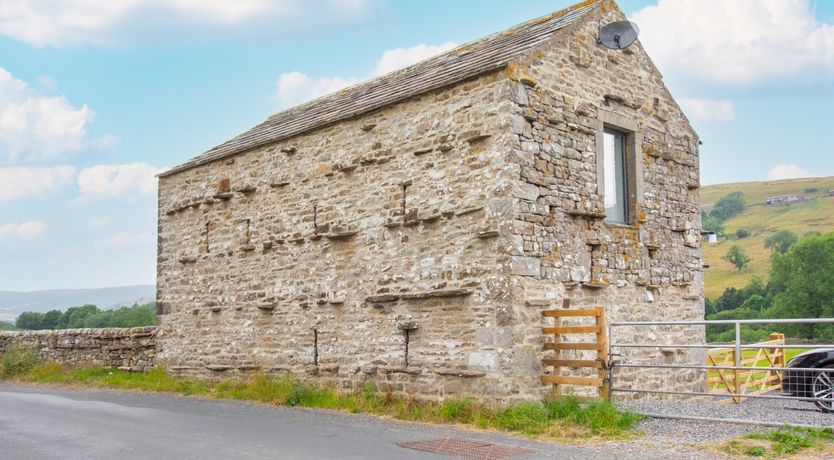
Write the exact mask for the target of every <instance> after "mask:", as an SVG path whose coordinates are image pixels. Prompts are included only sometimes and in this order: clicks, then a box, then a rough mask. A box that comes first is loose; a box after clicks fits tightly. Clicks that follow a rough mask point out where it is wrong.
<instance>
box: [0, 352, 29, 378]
mask: <svg viewBox="0 0 834 460" xmlns="http://www.w3.org/2000/svg"><path fill="white" fill-rule="evenodd" d="M37 364H38V353H37V351H36V350H35V349H34V348H32V347H27V346H25V345H19V344H12V345H10V346H9V347H8V348H6V351H5V352H4V353H3V354H2V355H0V377H2V378H9V377H16V376H19V375H22V374H25V373H27V372H29V371H30V370H31V369H32V368H34V367H35V366H36V365H37Z"/></svg>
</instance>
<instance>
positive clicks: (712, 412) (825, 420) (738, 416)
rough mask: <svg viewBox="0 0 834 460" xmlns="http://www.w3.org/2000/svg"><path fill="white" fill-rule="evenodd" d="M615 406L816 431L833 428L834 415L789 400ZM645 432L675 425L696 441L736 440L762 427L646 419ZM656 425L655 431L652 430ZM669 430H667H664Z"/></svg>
mask: <svg viewBox="0 0 834 460" xmlns="http://www.w3.org/2000/svg"><path fill="white" fill-rule="evenodd" d="M617 405H618V406H619V407H621V408H623V409H629V410H632V411H635V412H639V413H644V414H645V413H649V414H663V415H670V416H677V417H713V418H721V419H734V420H745V421H750V422H753V423H779V424H794V425H810V426H815V427H819V428H828V427H831V426H834V414H827V413H824V412H822V411H820V410H819V409H818V408H817V407H816V406H815V405H814V403H812V402H808V401H797V400H789V399H745V400H743V401H742V403H741V404H728V403H723V404H722V403H718V402H716V401H714V400H702V401H653V400H638V401H621V402H619V403H617ZM643 424H644V427H643V429H645V430H646V431H647V433H652V432H657V433H661V432H666V433H674V432H675V431H677V430H675V429H674V428H675V426H676V425H675V424H681V425H680V427H681V428H682V429H685V430H690V429H691V431H692V432H691V433H679V434H680V435H682V436H685V437H688V438H691V439H693V440H696V441H695V442H699V441H697V440H706V439H709V438H710V437H711V436H718V435H722V433H730V434H728V437H735V436H738V435H739V434H742V433H744V432H746V431H751V430H757V429H758V430H761V429H762V428H761V426H749V425H740V424H729V423H717V422H694V421H684V420H669V419H648V420H646V421H645V422H643ZM655 425H656V426H657V428H655ZM667 427H668V428H667Z"/></svg>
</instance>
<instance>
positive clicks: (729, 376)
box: [608, 318, 834, 426]
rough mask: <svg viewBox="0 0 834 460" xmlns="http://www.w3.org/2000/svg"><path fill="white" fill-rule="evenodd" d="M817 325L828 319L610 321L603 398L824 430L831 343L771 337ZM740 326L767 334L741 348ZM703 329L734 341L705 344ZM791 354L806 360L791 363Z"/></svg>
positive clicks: (833, 399)
mask: <svg viewBox="0 0 834 460" xmlns="http://www.w3.org/2000/svg"><path fill="white" fill-rule="evenodd" d="M820 324H834V318H822V319H767V320H713V321H710V320H703V321H626V322H612V323H609V325H608V328H609V329H608V343H609V350H608V356H609V359H608V383H609V385H610V394H611V395H612V396H614V397H615V399H616V400H617V401H618V404H621V405H623V406H625V407H627V408H630V409H633V410H636V411H638V412H642V413H646V414H648V415H652V416H659V417H668V418H693V419H701V420H723V421H738V422H743V421H750V422H756V423H759V424H765V425H774V426H776V425H784V424H792V425H804V426H831V425H832V424H834V344H820V343H804V344H803V343H790V342H791V340H790V338H788V339H787V341H786V339H785V338H784V336H783V335H782V334H780V333H779V332H781V331H778V330H776V329H782V328H785V327H796V326H795V325H804V326H801V327H814V326H813V325H820ZM744 326H756V327H761V326H770V327H771V328H772V329H774V330H772V331H771V332H772V333H771V334H769V336H768V337H767V338H766V340H763V341H759V342H755V341H753V340H747V341H745V340H744V337H743V336H744V332H748V331H746V330H745V328H744ZM706 327H720V328H728V330H727V331H725V333H726V334H729V335H732V333H731V331H733V330H734V331H735V334H734V335H735V340H733V341H732V342H730V343H720V344H711V343H706V341H705V340H704V337H705V335H704V328H706ZM759 333H761V329H760V330H759ZM664 336H665V338H664ZM687 339H688V340H687ZM827 349H831V350H830V351H826V350H827ZM797 352H807V353H805V354H804V355H803V356H805V357H806V358H805V359H801V358H797V359H793V360H791V358H792V357H793V355H795V354H797ZM817 358H821V359H817ZM658 400H664V402H663V403H658V402H657V401H658ZM713 403H715V404H713ZM733 403H735V404H733ZM827 412H832V413H827Z"/></svg>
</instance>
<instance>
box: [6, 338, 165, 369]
mask: <svg viewBox="0 0 834 460" xmlns="http://www.w3.org/2000/svg"><path fill="white" fill-rule="evenodd" d="M13 345H18V346H23V347H27V348H32V349H35V350H37V353H38V356H39V358H40V359H42V360H45V361H55V362H58V363H61V364H65V365H68V366H83V365H93V366H105V367H117V368H119V369H123V370H129V371H147V370H150V369H152V368H153V367H154V366H155V357H156V328H155V327H134V328H104V329H62V330H56V331H4V332H0V353H3V352H4V351H5V350H7V349H8V348H9V347H10V346H13Z"/></svg>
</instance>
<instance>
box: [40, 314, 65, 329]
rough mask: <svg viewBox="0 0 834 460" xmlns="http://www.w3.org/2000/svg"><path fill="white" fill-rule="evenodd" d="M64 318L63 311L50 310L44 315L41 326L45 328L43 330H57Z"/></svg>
mask: <svg viewBox="0 0 834 460" xmlns="http://www.w3.org/2000/svg"><path fill="white" fill-rule="evenodd" d="M63 316H64V314H63V313H61V310H50V311H48V312H46V313H45V314H44V315H43V321H42V323H41V326H43V329H55V328H56V327H58V323H60V322H61V318H62V317H63Z"/></svg>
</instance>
